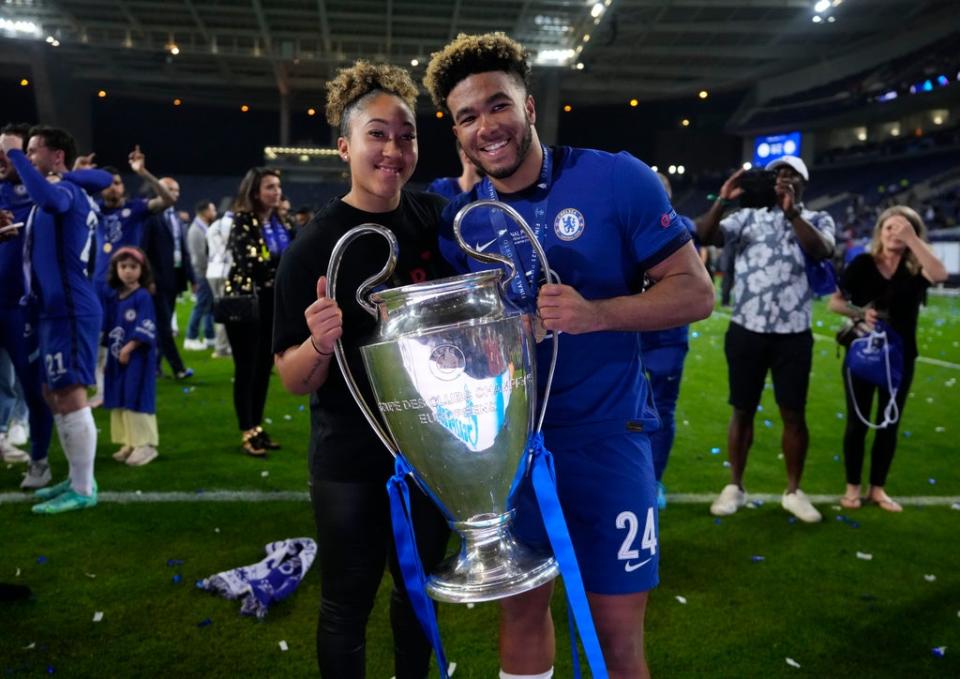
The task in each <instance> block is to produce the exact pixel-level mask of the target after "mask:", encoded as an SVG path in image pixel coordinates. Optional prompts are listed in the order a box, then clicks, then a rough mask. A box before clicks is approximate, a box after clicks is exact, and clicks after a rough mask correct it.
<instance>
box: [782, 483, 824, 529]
mask: <svg viewBox="0 0 960 679" xmlns="http://www.w3.org/2000/svg"><path fill="white" fill-rule="evenodd" d="M780 504H781V505H782V506H783V508H784V509H786V510H787V511H788V512H790V513H791V514H793V515H794V516H795V517H797V518H798V519H800V520H801V521H804V522H806V523H816V522H817V521H820V520H821V519H822V518H823V517H822V516H820V512H818V511H817V508H816V507H814V506H813V505H812V504H811V503H810V500H808V499H807V496H806V494H805V493H804V492H803V491H802V490H800V489H799V488H798V489H797V491H796V492H794V493H786V492H785V493H784V494H783V500H781V501H780Z"/></svg>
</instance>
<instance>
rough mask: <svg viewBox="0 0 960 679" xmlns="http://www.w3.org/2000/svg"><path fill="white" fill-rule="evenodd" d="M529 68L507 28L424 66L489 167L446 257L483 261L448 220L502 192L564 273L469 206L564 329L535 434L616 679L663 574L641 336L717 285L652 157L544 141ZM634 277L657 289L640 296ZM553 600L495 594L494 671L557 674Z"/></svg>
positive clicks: (638, 647) (699, 311) (693, 312)
mask: <svg viewBox="0 0 960 679" xmlns="http://www.w3.org/2000/svg"><path fill="white" fill-rule="evenodd" d="M529 72H530V68H529V65H528V64H527V61H526V53H525V51H524V49H523V48H522V47H521V46H520V45H519V44H517V43H516V42H514V41H513V40H511V39H509V38H507V37H506V36H505V35H503V34H488V35H484V36H466V35H461V36H459V37H458V38H457V39H456V40H454V41H453V42H452V43H450V44H449V45H447V46H446V47H445V48H444V49H443V50H441V51H440V52H438V53H436V54H435V55H434V57H433V59H432V60H431V63H430V66H429V67H428V70H427V77H426V80H425V84H426V86H427V89H428V90H430V93H431V95H432V96H433V100H434V103H435V104H436V105H437V106H441V107H443V108H444V109H446V110H447V111H449V112H450V114H451V117H452V120H453V132H454V135H455V136H456V138H457V140H458V141H459V142H460V145H461V147H462V148H463V150H464V152H465V153H466V155H467V157H468V158H470V160H471V161H472V162H473V163H474V164H476V165H477V166H479V167H480V169H481V170H483V172H484V173H485V174H486V176H487V178H486V179H484V180H483V181H481V182H480V184H478V185H477V186H476V187H474V188H473V189H471V190H470V191H469V192H467V193H465V194H463V195H462V196H460V197H458V198H457V199H455V200H454V201H453V202H452V203H451V204H450V205H449V206H448V207H447V209H446V211H445V213H444V221H445V225H444V226H445V230H443V231H441V250H442V251H443V252H444V254H445V256H446V257H447V258H448V259H449V260H450V261H451V262H452V263H453V264H454V265H455V266H456V267H458V268H459V269H460V270H461V271H466V270H469V269H482V268H489V265H484V264H481V263H479V262H475V261H474V260H472V259H469V258H468V257H467V256H466V255H465V254H464V253H463V252H462V251H460V249H459V248H458V247H457V246H456V244H455V243H454V242H453V237H452V233H451V222H452V220H453V216H454V215H455V214H456V212H457V210H458V209H459V208H460V207H462V206H463V205H465V204H466V203H468V202H471V201H474V200H477V199H485V198H497V199H499V200H502V201H504V202H507V203H509V204H510V205H511V206H512V207H514V208H515V209H517V210H518V211H519V212H520V214H521V215H522V216H523V217H524V219H525V220H526V221H527V222H528V223H529V224H530V225H531V226H532V228H533V229H534V230H535V232H536V234H537V237H538V238H539V239H540V240H541V243H542V244H543V247H544V249H545V250H546V253H547V256H548V258H549V263H550V266H551V268H552V269H553V270H555V271H556V272H557V273H558V275H559V278H560V281H562V282H561V283H559V284H551V285H542V286H540V287H539V290H537V289H536V283H537V281H538V279H539V278H540V276H541V273H540V271H539V266H538V265H537V263H536V260H535V258H534V257H533V253H532V247H531V246H530V243H529V241H528V240H527V239H526V237H525V236H524V235H523V232H521V231H520V229H519V227H517V226H515V225H514V224H513V223H512V221H510V220H508V219H506V218H503V219H502V221H501V220H499V219H497V217H496V216H494V217H493V219H492V220H491V218H490V215H489V213H488V214H487V215H483V214H482V212H483V211H482V210H475V211H474V212H472V213H471V214H470V215H469V216H468V218H467V220H465V222H464V224H463V225H462V226H463V235H464V238H465V239H466V240H467V241H468V242H469V243H471V244H476V245H477V249H491V250H493V249H499V250H500V252H501V254H503V255H505V256H508V257H511V258H512V259H513V260H514V262H516V263H517V264H518V271H519V272H521V273H520V275H519V276H518V282H517V284H516V285H515V286H514V288H513V295H514V299H515V301H517V302H518V303H519V304H521V305H523V306H525V307H526V308H527V309H530V310H536V312H537V314H538V317H539V319H540V320H541V321H542V325H543V328H544V329H545V330H546V331H548V332H562V333H563V334H562V335H560V359H559V363H558V366H557V372H556V375H555V377H554V382H553V390H552V393H551V396H550V401H549V408H548V410H547V414H546V420H545V424H544V436H545V441H546V445H547V447H548V448H549V449H550V450H551V451H553V453H554V455H555V460H556V470H557V482H558V492H559V496H560V501H561V504H562V506H563V512H564V516H565V517H566V520H567V524H568V527H569V529H570V533H571V537H572V539H573V544H574V549H575V551H576V556H577V561H578V562H579V563H580V566H581V571H582V574H583V580H584V585H585V586H586V590H587V596H588V599H589V601H590V608H591V612H592V614H593V617H594V620H595V623H596V626H597V633H598V636H599V639H600V643H601V646H602V649H603V653H604V657H605V659H606V663H607V667H608V669H609V671H610V676H615V677H627V676H630V677H635V676H643V675H645V674H646V672H647V669H646V662H645V659H644V654H643V617H644V612H645V607H646V601H647V594H648V591H649V590H650V589H651V588H653V587H654V586H655V585H656V584H657V580H658V576H657V562H658V550H657V512H656V499H655V483H654V477H653V467H652V464H651V460H650V444H649V439H648V435H647V432H648V431H650V430H652V429H655V428H656V427H657V425H658V420H657V416H656V412H655V410H654V409H653V407H652V404H651V401H650V398H649V390H648V388H647V385H646V382H645V380H644V378H643V372H642V365H641V360H640V359H641V356H640V348H639V338H638V334H637V331H638V330H656V329H661V328H667V327H673V326H677V325H681V324H684V323H689V322H691V321H693V320H698V319H700V318H704V317H706V316H708V315H709V314H710V311H711V310H712V308H713V287H712V285H711V284H710V280H709V278H708V276H707V273H706V271H705V270H704V268H703V265H702V264H701V262H700V260H699V258H698V257H697V254H696V251H695V250H694V248H693V245H692V244H691V243H690V235H689V234H688V233H687V231H686V229H684V228H683V227H682V226H681V225H680V224H679V222H678V221H677V217H676V213H675V212H674V211H673V209H672V208H671V206H670V203H669V201H668V200H667V197H666V195H665V194H664V192H663V188H662V187H661V186H660V182H659V180H658V179H657V177H656V175H655V174H654V173H653V172H652V171H651V170H650V169H649V168H648V167H647V166H645V165H644V164H643V163H641V162H640V161H638V160H636V159H635V158H633V157H632V156H630V155H629V154H626V153H620V154H616V155H612V154H608V153H603V152H600V151H592V150H584V149H572V148H566V147H555V148H550V147H545V146H543V145H541V144H540V141H539V138H538V136H537V131H536V128H534V126H533V124H534V123H535V122H536V110H535V107H534V101H533V98H532V97H531V96H530V95H529V94H528V78H529ZM474 215H477V216H478V218H477V219H471V217H473V216H474ZM523 272H526V273H527V276H523ZM644 275H647V276H648V277H649V278H651V279H652V280H654V281H656V282H657V284H656V285H654V286H653V287H652V288H651V289H650V290H649V291H648V292H646V293H644V294H642V295H641V294H637V293H638V292H639V290H640V289H641V282H642V279H643V276H644ZM524 279H525V280H524ZM547 344H549V343H547ZM547 344H544V343H541V344H540V347H539V352H538V354H539V355H538V360H537V364H538V369H540V370H541V371H543V370H545V369H546V366H547V364H548V363H549V358H550V348H549V346H547ZM541 378H542V374H541ZM539 383H540V384H541V385H542V384H543V380H542V379H541V380H540V382H539ZM519 496H520V497H519V500H518V518H517V522H518V524H517V532H518V535H519V536H520V537H521V539H523V540H525V541H527V542H540V543H544V542H545V539H544V537H542V536H543V528H542V525H539V512H538V510H537V509H536V502H535V501H533V500H532V499H531V497H530V493H529V488H528V489H526V490H525V491H521V492H520V493H519ZM538 534H539V535H538ZM551 593H552V584H548V585H545V586H543V587H541V588H539V589H536V590H533V591H531V592H528V593H526V594H522V595H519V596H516V597H512V598H510V599H505V600H503V603H502V606H501V610H502V615H501V628H500V660H501V665H502V671H501V676H502V677H549V676H552V664H553V656H554V650H555V648H554V646H555V643H554V636H553V623H552V620H551V618H550V612H549V600H550V595H551Z"/></svg>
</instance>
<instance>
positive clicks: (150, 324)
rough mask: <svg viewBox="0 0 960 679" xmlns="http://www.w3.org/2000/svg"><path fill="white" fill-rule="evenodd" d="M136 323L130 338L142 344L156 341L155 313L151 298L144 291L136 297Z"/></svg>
mask: <svg viewBox="0 0 960 679" xmlns="http://www.w3.org/2000/svg"><path fill="white" fill-rule="evenodd" d="M136 310H137V323H136V325H135V326H134V327H133V332H132V333H131V337H130V339H135V340H137V341H138V342H143V343H144V344H155V343H156V341H157V315H156V310H155V308H154V305H153V300H152V299H151V298H150V295H149V294H147V293H146V292H145V291H144V292H143V294H140V293H138V294H137V299H136Z"/></svg>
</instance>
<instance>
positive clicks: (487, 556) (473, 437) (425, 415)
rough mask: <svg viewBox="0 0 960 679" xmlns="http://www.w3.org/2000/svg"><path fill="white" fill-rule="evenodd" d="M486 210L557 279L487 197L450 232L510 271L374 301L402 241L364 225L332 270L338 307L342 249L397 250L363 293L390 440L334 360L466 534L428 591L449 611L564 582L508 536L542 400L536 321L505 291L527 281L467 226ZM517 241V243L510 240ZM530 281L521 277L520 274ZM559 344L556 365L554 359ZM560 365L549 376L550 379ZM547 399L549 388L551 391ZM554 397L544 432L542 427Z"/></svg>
mask: <svg viewBox="0 0 960 679" xmlns="http://www.w3.org/2000/svg"><path fill="white" fill-rule="evenodd" d="M480 206H487V207H490V208H493V209H497V210H501V211H503V212H505V213H506V214H507V215H509V216H510V217H511V218H512V219H513V220H514V221H516V222H517V224H519V225H520V226H521V227H522V228H523V230H524V231H525V232H526V233H527V237H528V238H529V239H530V243H531V245H532V246H533V247H534V249H535V251H536V254H537V255H538V256H539V258H540V260H541V262H542V264H543V271H545V272H547V277H548V279H547V280H548V282H552V278H551V277H550V276H551V274H550V268H549V266H548V265H547V260H546V254H545V253H544V251H543V248H542V246H541V245H540V243H539V241H538V240H537V238H536V236H535V235H534V233H533V232H532V230H531V229H530V227H529V225H528V224H527V223H526V222H525V221H524V220H523V218H522V217H521V216H520V215H519V214H518V213H517V212H516V211H515V210H514V209H513V208H511V207H510V206H509V205H506V204H504V203H500V202H498V201H492V200H483V201H477V202H474V203H471V204H469V205H467V206H466V207H464V208H463V209H462V210H460V212H459V213H458V214H457V216H456V218H455V219H454V224H453V231H454V235H455V237H456V239H457V242H458V243H459V244H460V247H461V248H463V249H464V250H465V251H466V252H467V253H468V254H470V255H471V256H473V257H475V258H476V259H478V260H481V261H485V262H490V263H501V264H504V265H505V266H506V267H507V268H508V270H509V272H510V273H509V275H508V276H507V277H506V279H505V280H501V279H502V278H503V272H502V271H501V270H499V269H497V270H491V271H483V272H479V273H470V274H464V275H461V276H454V277H451V278H444V279H441V280H435V281H428V282H424V283H416V284H413V285H405V286H403V287H399V288H393V289H389V290H383V291H379V292H374V293H372V294H371V293H370V290H371V289H372V288H373V287H375V286H377V285H379V284H380V283H382V282H384V281H386V280H387V279H388V278H389V277H390V275H391V274H392V273H393V270H394V268H395V267H396V262H397V252H398V245H397V241H396V238H395V237H394V235H393V233H391V232H390V231H389V230H387V229H386V228H384V227H382V226H379V225H376V224H364V225H361V226H358V227H356V228H354V229H351V230H350V231H349V232H347V233H346V234H344V236H343V237H342V238H341V239H340V240H339V241H338V242H337V244H336V246H335V247H334V249H333V252H332V254H331V257H330V266H329V270H328V276H327V279H328V282H329V292H328V294H329V296H330V297H331V298H333V299H336V281H337V272H338V269H339V266H340V262H341V259H342V257H343V252H344V250H345V249H346V247H347V246H349V244H350V243H351V242H352V241H353V240H355V239H356V238H358V237H360V236H364V235H367V234H379V235H380V236H382V237H384V238H385V239H386V240H387V241H388V243H389V246H390V257H389V259H388V260H387V262H386V264H385V265H384V267H383V269H382V270H381V271H380V272H379V273H378V274H377V275H375V276H373V277H371V278H369V279H367V280H366V281H364V282H363V284H361V286H360V288H359V289H358V290H357V292H356V301H357V303H358V304H359V305H360V306H361V307H363V309H365V310H366V311H367V312H368V313H369V314H370V315H371V316H374V317H375V318H376V319H377V321H378V328H377V332H376V333H375V335H374V338H373V339H372V340H371V341H370V343H369V344H367V345H365V346H363V347H361V352H362V355H363V360H364V365H365V367H366V371H367V376H368V378H369V380H370V384H371V386H372V387H373V393H374V395H375V397H376V400H377V406H378V408H379V411H380V414H381V416H382V417H383V420H384V421H385V422H386V426H387V431H384V430H383V428H382V427H381V425H380V422H379V421H378V420H377V418H376V417H375V416H374V414H373V413H372V412H371V410H370V408H369V406H368V405H367V404H366V403H365V401H364V399H363V396H362V395H361V394H360V391H359V389H358V388H357V384H356V382H355V380H354V378H353V376H352V375H351V374H350V370H349V368H348V366H347V363H346V357H345V354H344V351H343V346H342V343H341V342H340V341H339V340H338V341H337V345H336V349H335V352H336V356H337V362H338V363H339V365H340V369H341V370H342V371H343V375H344V379H345V380H346V382H347V386H348V388H349V389H350V392H351V394H352V395H353V397H354V399H355V400H356V402H357V405H359V406H360V409H361V410H362V411H363V414H364V416H365V417H366V419H367V422H368V423H369V424H370V426H371V427H373V429H374V431H375V432H376V434H377V435H378V436H379V438H380V440H381V441H382V442H383V444H384V445H385V446H386V447H387V448H388V449H389V450H390V452H391V453H392V454H393V455H394V456H395V457H396V456H398V455H402V457H403V458H404V459H405V460H406V461H407V462H408V463H409V464H410V466H411V467H413V469H414V470H415V473H414V477H415V478H416V479H417V482H418V484H419V485H420V486H421V488H422V489H423V490H424V491H425V492H426V493H427V495H428V496H429V497H430V498H431V499H432V500H433V501H434V502H435V503H436V504H437V506H438V507H439V508H440V510H441V511H442V512H443V514H444V516H445V517H446V518H447V521H448V522H449V523H450V526H451V527H452V528H453V529H454V530H456V531H457V532H458V533H459V534H460V537H461V547H460V552H459V553H458V554H456V555H454V556H452V557H451V558H449V559H447V560H446V561H445V562H443V563H442V564H440V566H439V567H438V568H437V571H436V572H435V573H433V574H432V575H430V576H429V577H428V578H427V592H428V593H429V595H430V596H431V597H432V598H434V599H436V600H438V601H446V602H452V603H469V602H480V601H490V600H493V599H501V598H504V597H509V596H513V595H515V594H519V593H521V592H525V591H528V590H531V589H534V588H536V587H539V586H540V585H542V584H544V583H546V582H549V581H550V580H552V579H553V578H555V577H556V576H557V575H558V572H559V570H558V566H557V562H556V560H555V559H554V557H553V556H552V555H550V554H543V553H537V552H534V551H533V550H532V549H530V548H528V547H526V546H524V545H523V544H521V543H519V542H517V540H516V539H515V538H514V537H513V536H512V534H511V532H510V524H511V522H512V521H513V515H514V513H515V510H513V509H511V508H510V507H509V504H510V502H509V501H510V497H511V494H512V492H513V490H514V489H515V488H516V487H517V484H518V483H519V481H520V479H521V478H522V476H523V474H524V473H525V472H526V469H527V466H528V465H527V464H526V457H525V453H526V446H527V441H528V439H529V437H530V434H531V432H532V431H533V426H534V408H535V401H536V398H537V389H536V366H535V341H534V334H533V328H532V319H531V316H530V315H529V314H524V313H522V312H521V311H519V310H517V309H516V308H514V307H513V306H512V305H511V304H510V303H509V302H508V301H507V299H506V294H505V290H506V289H507V286H508V285H509V284H510V282H511V281H512V280H513V277H514V276H516V275H518V272H517V271H516V267H515V266H514V264H513V262H512V261H510V260H509V259H507V258H505V257H502V256H500V255H497V254H491V253H481V252H477V251H475V250H473V249H471V248H470V247H469V246H468V245H467V244H466V243H465V242H464V241H463V237H462V235H461V233H460V224H461V222H462V221H463V218H464V217H465V216H466V215H467V213H468V212H470V211H471V210H473V209H475V208H477V207H480ZM507 237H509V236H507ZM519 275H523V272H519ZM556 349H557V345H556V338H554V355H553V358H554V362H555V361H556ZM552 372H553V370H552V366H551V371H550V375H551V377H552ZM547 387H548V389H547V391H549V380H548V384H547ZM545 410H546V399H544V403H543V406H542V410H541V413H540V418H539V422H538V424H537V429H538V430H539V427H540V425H542V422H543V412H545Z"/></svg>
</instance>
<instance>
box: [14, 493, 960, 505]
mask: <svg viewBox="0 0 960 679" xmlns="http://www.w3.org/2000/svg"><path fill="white" fill-rule="evenodd" d="M716 497H717V496H716V494H714V493H670V494H668V495H667V500H668V502H670V503H671V504H678V505H698V504H699V505H703V504H710V503H711V502H713V501H714V499H716ZM807 497H808V498H810V501H811V502H815V503H817V504H831V503H833V504H835V503H837V502H839V501H840V496H839V495H808V496H807ZM894 499H896V501H897V502H899V503H900V504H902V505H908V506H911V507H920V506H923V507H940V506H948V505H954V504H960V495H918V496H911V497H908V496H901V495H896V496H894ZM309 500H310V494H309V493H301V492H295V491H277V492H272V493H268V492H263V491H257V490H209V491H204V492H202V493H184V492H169V493H164V492H148V493H141V492H137V491H104V492H102V493H100V494H99V495H98V496H97V501H98V502H101V503H109V504H135V503H150V502H153V503H166V502H171V503H189V502H309ZM747 500H748V501H757V500H759V501H762V502H764V503H777V502H779V501H780V495H778V494H773V493H749V494H748V495H747ZM33 501H34V497H33V496H32V495H30V494H28V493H0V505H3V504H15V503H23V502H33Z"/></svg>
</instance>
